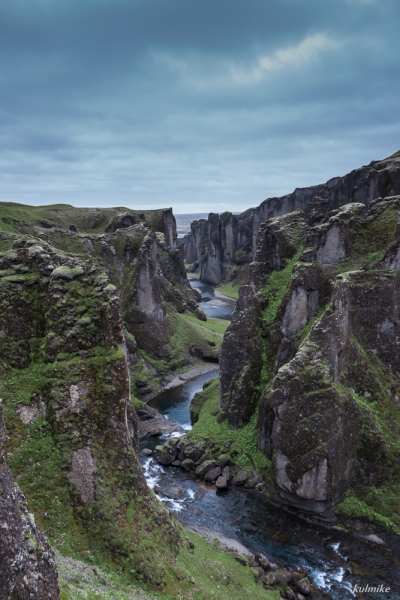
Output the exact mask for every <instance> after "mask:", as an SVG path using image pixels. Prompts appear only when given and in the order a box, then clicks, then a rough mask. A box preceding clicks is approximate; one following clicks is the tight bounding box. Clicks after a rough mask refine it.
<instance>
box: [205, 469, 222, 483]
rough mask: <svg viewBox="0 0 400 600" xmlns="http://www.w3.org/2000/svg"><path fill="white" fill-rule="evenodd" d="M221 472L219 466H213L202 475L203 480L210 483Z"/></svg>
mask: <svg viewBox="0 0 400 600" xmlns="http://www.w3.org/2000/svg"><path fill="white" fill-rule="evenodd" d="M221 473H222V470H221V467H215V469H211V471H208V472H207V473H206V474H205V475H204V481H208V482H209V483H211V482H212V481H215V480H216V479H217V478H218V477H219V476H220V475H221Z"/></svg>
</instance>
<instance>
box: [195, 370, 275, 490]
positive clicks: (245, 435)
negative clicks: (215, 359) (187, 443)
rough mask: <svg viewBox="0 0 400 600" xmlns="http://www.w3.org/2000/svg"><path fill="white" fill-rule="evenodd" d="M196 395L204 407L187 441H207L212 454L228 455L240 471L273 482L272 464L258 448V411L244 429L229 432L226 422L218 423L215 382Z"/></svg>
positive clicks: (217, 389)
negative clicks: (212, 446)
mask: <svg viewBox="0 0 400 600" xmlns="http://www.w3.org/2000/svg"><path fill="white" fill-rule="evenodd" d="M198 395H202V396H203V398H202V400H203V405H202V407H201V408H200V410H199V412H198V420H197V422H196V423H195V424H194V425H193V429H192V430H191V431H190V432H189V433H188V434H187V436H186V437H187V438H188V439H190V440H192V441H201V440H207V442H208V444H213V445H214V450H213V454H216V455H217V454H226V453H229V454H230V455H231V456H232V458H233V460H234V462H235V463H236V464H238V465H239V466H240V467H241V468H242V469H243V471H245V472H247V473H251V472H252V470H253V468H254V469H255V470H256V471H257V473H258V474H259V475H261V476H262V477H263V480H264V481H272V463H271V461H270V460H269V459H268V458H267V457H266V456H265V455H264V454H263V453H262V452H260V450H258V448H257V439H258V430H257V418H258V411H256V412H255V413H254V414H253V415H252V417H251V418H250V421H249V422H248V423H247V424H246V425H245V426H244V427H242V428H241V429H238V430H232V429H229V425H228V423H227V422H226V421H222V422H219V419H218V417H219V414H220V409H219V381H218V379H213V380H212V381H210V382H208V383H207V384H206V385H205V386H204V389H203V391H202V392H200V393H199V394H198ZM196 396H197V395H196ZM227 445H228V446H229V449H228V450H227V447H226V446H227Z"/></svg>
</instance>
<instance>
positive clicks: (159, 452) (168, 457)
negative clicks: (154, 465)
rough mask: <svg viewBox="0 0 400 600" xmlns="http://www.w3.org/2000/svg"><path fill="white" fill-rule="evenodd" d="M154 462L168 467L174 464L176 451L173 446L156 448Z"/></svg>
mask: <svg viewBox="0 0 400 600" xmlns="http://www.w3.org/2000/svg"><path fill="white" fill-rule="evenodd" d="M153 457H154V460H156V461H157V462H158V463H160V465H163V466H167V465H170V464H172V463H173V462H174V460H175V457H176V449H175V448H171V446H156V447H155V449H154V452H153Z"/></svg>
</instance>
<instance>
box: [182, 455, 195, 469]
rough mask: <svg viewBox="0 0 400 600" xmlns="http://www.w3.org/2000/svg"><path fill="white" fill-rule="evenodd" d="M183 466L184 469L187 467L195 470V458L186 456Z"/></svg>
mask: <svg viewBox="0 0 400 600" xmlns="http://www.w3.org/2000/svg"><path fill="white" fill-rule="evenodd" d="M181 467H182V469H185V471H193V469H195V468H196V463H195V462H194V460H192V459H190V458H185V459H184V460H183V461H182V462H181Z"/></svg>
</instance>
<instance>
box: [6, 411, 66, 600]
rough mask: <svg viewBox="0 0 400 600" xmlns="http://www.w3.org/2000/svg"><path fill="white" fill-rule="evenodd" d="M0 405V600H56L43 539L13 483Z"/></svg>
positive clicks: (48, 550) (54, 580)
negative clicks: (12, 599) (18, 599)
mask: <svg viewBox="0 0 400 600" xmlns="http://www.w3.org/2000/svg"><path fill="white" fill-rule="evenodd" d="M5 436H6V434H5V429H4V423H3V413H2V407H1V406H0V599H1V600H8V599H9V598H20V599H21V600H28V599H29V598H35V599H37V600H48V599H51V600H57V599H58V598H59V589H58V584H57V579H58V577H57V568H56V564H55V562H54V555H53V551H52V550H51V548H50V545H49V543H48V541H47V539H46V537H45V536H44V535H43V534H42V532H41V531H40V529H39V527H38V526H37V525H36V522H35V517H34V516H33V514H32V513H31V512H29V508H28V505H27V503H26V499H25V496H24V494H23V493H22V492H21V490H20V489H19V487H18V486H17V485H16V484H15V483H14V482H13V480H12V477H11V473H10V471H9V468H8V465H7V460H6V455H5V447H4V443H5Z"/></svg>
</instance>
